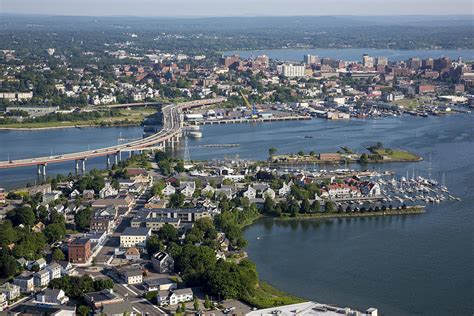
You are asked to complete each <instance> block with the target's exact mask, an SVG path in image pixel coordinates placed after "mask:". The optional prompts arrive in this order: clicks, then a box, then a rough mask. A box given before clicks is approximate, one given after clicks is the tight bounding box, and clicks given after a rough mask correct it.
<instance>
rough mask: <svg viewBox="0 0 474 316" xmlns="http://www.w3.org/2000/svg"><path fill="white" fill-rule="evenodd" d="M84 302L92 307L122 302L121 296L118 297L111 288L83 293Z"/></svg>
mask: <svg viewBox="0 0 474 316" xmlns="http://www.w3.org/2000/svg"><path fill="white" fill-rule="evenodd" d="M84 300H85V301H86V303H87V304H88V305H89V306H91V307H92V308H94V309H97V308H100V307H102V306H104V305H108V304H114V303H119V302H123V298H121V297H118V296H117V295H116V294H115V293H114V291H113V290H102V291H98V292H91V293H86V294H84Z"/></svg>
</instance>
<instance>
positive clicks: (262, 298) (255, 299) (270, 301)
mask: <svg viewBox="0 0 474 316" xmlns="http://www.w3.org/2000/svg"><path fill="white" fill-rule="evenodd" d="M244 301H245V302H246V303H248V304H250V305H252V306H255V307H257V308H270V307H275V306H282V305H289V304H296V303H301V302H305V300H303V299H301V298H298V297H296V296H292V295H289V294H287V293H285V292H282V291H280V290H278V289H276V288H274V287H272V286H271V285H269V284H268V283H265V282H260V284H259V287H258V288H257V289H256V290H255V294H254V295H253V296H252V297H248V298H246V299H244Z"/></svg>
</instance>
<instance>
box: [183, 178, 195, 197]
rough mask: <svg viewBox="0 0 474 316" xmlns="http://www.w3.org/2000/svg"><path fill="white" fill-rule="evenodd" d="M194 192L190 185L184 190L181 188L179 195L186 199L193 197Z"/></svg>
mask: <svg viewBox="0 0 474 316" xmlns="http://www.w3.org/2000/svg"><path fill="white" fill-rule="evenodd" d="M193 183H194V182H193ZM194 191H195V188H194V187H192V186H190V185H186V186H185V187H184V188H182V189H181V190H180V193H181V194H182V195H184V196H185V197H187V198H192V197H193V194H194Z"/></svg>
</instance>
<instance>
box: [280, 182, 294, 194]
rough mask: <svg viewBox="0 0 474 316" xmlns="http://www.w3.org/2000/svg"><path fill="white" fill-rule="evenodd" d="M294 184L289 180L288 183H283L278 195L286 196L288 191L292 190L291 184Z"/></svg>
mask: <svg viewBox="0 0 474 316" xmlns="http://www.w3.org/2000/svg"><path fill="white" fill-rule="evenodd" d="M292 185H293V182H291V181H290V182H288V184H286V183H283V186H282V187H281V188H280V189H279V190H278V195H279V196H286V195H287V194H288V193H290V191H291V186H292Z"/></svg>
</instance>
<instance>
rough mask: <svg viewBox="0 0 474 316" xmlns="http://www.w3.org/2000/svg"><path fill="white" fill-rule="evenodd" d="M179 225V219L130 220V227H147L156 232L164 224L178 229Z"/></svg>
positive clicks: (151, 218)
mask: <svg viewBox="0 0 474 316" xmlns="http://www.w3.org/2000/svg"><path fill="white" fill-rule="evenodd" d="M180 223H181V220H180V219H179V218H169V217H137V218H134V219H132V221H131V222H130V225H131V226H132V227H143V226H145V227H148V228H150V229H151V230H152V231H158V230H159V229H160V228H161V227H163V226H164V225H165V224H168V225H171V226H173V227H175V228H178V227H179V225H180Z"/></svg>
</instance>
